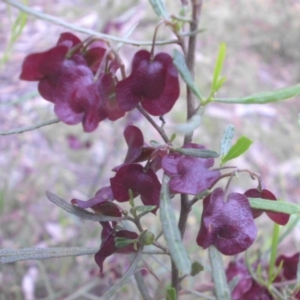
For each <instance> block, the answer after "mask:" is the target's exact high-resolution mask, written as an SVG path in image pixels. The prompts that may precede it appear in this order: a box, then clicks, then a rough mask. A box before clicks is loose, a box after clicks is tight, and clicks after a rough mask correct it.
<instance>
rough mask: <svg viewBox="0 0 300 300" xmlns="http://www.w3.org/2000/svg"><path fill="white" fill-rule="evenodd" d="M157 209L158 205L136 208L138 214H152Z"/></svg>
mask: <svg viewBox="0 0 300 300" xmlns="http://www.w3.org/2000/svg"><path fill="white" fill-rule="evenodd" d="M155 208H156V205H139V206H136V207H135V208H134V210H135V212H136V213H145V212H151V211H152V210H153V209H155Z"/></svg>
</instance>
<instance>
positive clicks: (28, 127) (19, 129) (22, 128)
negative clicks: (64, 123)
mask: <svg viewBox="0 0 300 300" xmlns="http://www.w3.org/2000/svg"><path fill="white" fill-rule="evenodd" d="M58 122H60V120H59V119H53V120H49V121H45V122H42V123H38V124H35V125H30V126H26V127H20V128H15V129H11V130H7V131H0V135H10V134H17V133H22V132H25V131H31V130H34V129H37V128H40V127H43V126H48V125H51V124H55V123H58Z"/></svg>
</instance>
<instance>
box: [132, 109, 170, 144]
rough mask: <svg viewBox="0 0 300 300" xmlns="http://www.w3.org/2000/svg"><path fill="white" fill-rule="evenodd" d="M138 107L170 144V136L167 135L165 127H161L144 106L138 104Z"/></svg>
mask: <svg viewBox="0 0 300 300" xmlns="http://www.w3.org/2000/svg"><path fill="white" fill-rule="evenodd" d="M137 109H138V110H139V111H140V112H141V114H142V115H143V116H144V117H145V118H146V119H147V120H148V121H149V123H151V125H152V126H153V127H154V128H155V129H156V130H157V131H158V133H159V134H160V135H161V137H162V138H163V140H164V141H165V142H166V143H167V144H168V143H170V140H169V138H168V137H167V135H166V133H165V131H164V129H163V128H161V127H159V126H158V125H157V124H156V123H155V122H154V120H153V119H152V118H151V117H150V115H149V114H148V113H147V112H146V111H145V110H144V109H143V107H142V106H141V105H140V104H138V105H137Z"/></svg>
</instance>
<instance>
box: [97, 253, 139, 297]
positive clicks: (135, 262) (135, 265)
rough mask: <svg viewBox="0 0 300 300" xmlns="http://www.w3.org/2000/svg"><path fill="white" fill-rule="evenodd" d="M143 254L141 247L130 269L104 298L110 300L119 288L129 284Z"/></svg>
mask: <svg viewBox="0 0 300 300" xmlns="http://www.w3.org/2000/svg"><path fill="white" fill-rule="evenodd" d="M142 254H143V247H140V248H139V250H138V252H137V253H136V256H135V257H134V259H133V261H132V263H131V265H130V267H129V268H128V270H127V272H126V273H125V274H124V276H123V277H122V278H121V279H120V280H119V281H118V282H117V283H115V284H114V285H113V286H112V287H111V288H110V289H109V290H108V291H107V292H106V293H105V294H104V295H102V298H104V299H110V297H111V296H112V295H114V294H115V293H116V291H117V290H118V289H119V288H121V287H122V286H123V285H124V284H126V283H127V282H128V280H129V279H130V277H131V276H132V275H133V274H134V273H135V271H136V269H137V267H138V264H139V262H140V260H141V259H142Z"/></svg>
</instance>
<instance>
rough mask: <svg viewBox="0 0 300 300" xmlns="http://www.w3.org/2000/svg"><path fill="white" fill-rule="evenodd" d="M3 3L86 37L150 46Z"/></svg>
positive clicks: (13, 4)
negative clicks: (83, 34) (86, 35)
mask: <svg viewBox="0 0 300 300" xmlns="http://www.w3.org/2000/svg"><path fill="white" fill-rule="evenodd" d="M4 2H6V3H7V4H8V5H11V6H14V7H16V8H17V9H19V10H21V11H24V12H26V13H27V14H29V15H32V16H34V17H36V18H39V19H42V20H45V21H48V22H51V23H53V24H56V25H60V26H63V27H65V28H68V29H71V30H73V31H77V32H81V33H85V34H88V35H92V36H95V37H98V38H100V39H104V40H111V41H115V42H121V43H124V44H131V45H135V46H141V45H152V41H145V42H142V41H136V40H127V39H123V38H120V37H116V36H113V35H109V34H105V33H100V32H97V31H94V30H91V29H87V28H83V27H80V26H77V25H73V24H71V23H68V22H66V21H64V20H61V19H59V18H56V17H53V16H51V15H48V14H45V13H42V12H39V11H37V10H34V9H32V8H30V7H28V6H26V5H23V4H21V3H19V2H17V1H15V0H4ZM175 43H178V41H177V39H172V40H164V41H156V42H155V44H156V45H166V44H175Z"/></svg>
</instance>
